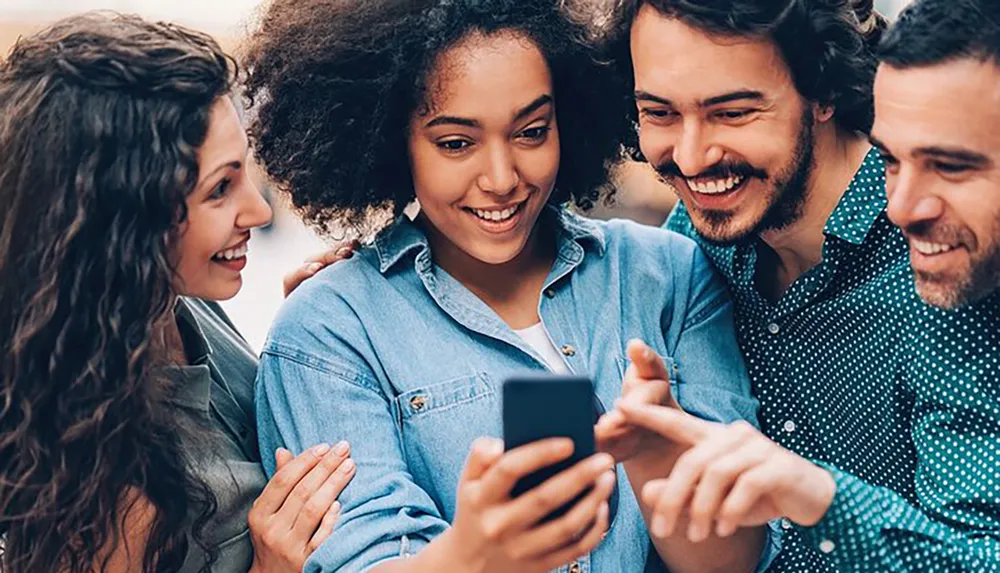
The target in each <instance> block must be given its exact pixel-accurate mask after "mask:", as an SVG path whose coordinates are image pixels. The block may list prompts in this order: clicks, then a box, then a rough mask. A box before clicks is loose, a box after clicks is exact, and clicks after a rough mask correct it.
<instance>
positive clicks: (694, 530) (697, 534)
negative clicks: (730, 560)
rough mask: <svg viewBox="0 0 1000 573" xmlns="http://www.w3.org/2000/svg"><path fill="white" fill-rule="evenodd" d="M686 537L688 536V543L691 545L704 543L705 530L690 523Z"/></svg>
mask: <svg viewBox="0 0 1000 573" xmlns="http://www.w3.org/2000/svg"><path fill="white" fill-rule="evenodd" d="M687 536H688V541H690V542H691V543H698V542H701V541H704V540H705V537H707V535H706V532H705V528H704V527H702V526H701V525H699V524H695V523H692V524H691V525H689V526H688V532H687Z"/></svg>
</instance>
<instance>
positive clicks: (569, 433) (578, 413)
mask: <svg viewBox="0 0 1000 573" xmlns="http://www.w3.org/2000/svg"><path fill="white" fill-rule="evenodd" d="M594 421H595V412H594V384H593V382H591V381H590V380H589V379H587V378H582V377H571V376H554V375H545V376H524V377H517V378H511V379H509V380H507V381H506V382H504V385H503V432H504V449H505V450H508V451H509V450H512V449H514V448H517V447H519V446H523V445H526V444H530V443H532V442H536V441H538V440H542V439H546V438H563V437H564V438H570V439H571V440H572V441H573V455H572V456H570V457H569V458H568V459H566V460H564V461H562V462H559V463H557V464H553V465H551V466H548V467H545V468H542V469H540V470H538V471H536V472H534V473H532V474H530V475H528V476H526V477H524V478H522V479H521V480H519V481H518V482H517V484H516V485H515V486H514V489H513V491H512V492H511V495H512V496H513V497H517V496H518V495H520V494H522V493H524V492H526V491H528V490H530V489H532V488H534V487H537V486H538V485H541V484H542V483H543V482H545V481H546V480H548V479H549V478H551V477H553V476H555V475H556V474H558V473H559V472H561V471H563V470H565V469H568V468H570V467H572V466H573V465H575V464H576V463H577V462H579V461H581V460H584V459H586V458H588V457H590V456H592V455H593V454H594ZM587 491H589V490H587ZM587 491H584V492H583V493H581V494H580V495H579V496H578V497H577V498H575V499H573V500H571V501H570V502H569V503H567V504H565V505H563V506H562V507H560V508H559V509H557V510H555V511H553V512H552V513H550V514H549V515H548V516H546V517H545V518H544V519H543V520H542V521H543V522H544V521H549V520H552V519H555V518H557V517H559V516H561V515H564V514H565V513H566V512H567V511H569V510H570V509H571V508H572V507H573V505H574V504H576V502H577V501H579V500H580V499H581V498H582V497H584V496H585V495H586V494H587Z"/></svg>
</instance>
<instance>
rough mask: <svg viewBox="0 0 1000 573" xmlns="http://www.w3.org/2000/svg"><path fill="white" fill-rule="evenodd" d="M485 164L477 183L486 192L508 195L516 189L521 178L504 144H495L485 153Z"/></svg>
mask: <svg viewBox="0 0 1000 573" xmlns="http://www.w3.org/2000/svg"><path fill="white" fill-rule="evenodd" d="M486 161H487V165H486V168H485V169H484V171H483V174H482V175H480V176H479V180H478V181H477V184H478V185H479V188H480V189H482V190H483V191H485V192H487V193H493V194H496V195H509V194H511V193H513V192H514V190H516V189H517V185H518V184H519V183H520V182H521V178H520V176H519V175H518V172H517V166H516V165H515V162H514V158H513V155H512V154H511V152H510V150H509V149H507V147H506V146H505V145H495V146H493V148H492V149H490V152H489V154H488V155H487V159H486Z"/></svg>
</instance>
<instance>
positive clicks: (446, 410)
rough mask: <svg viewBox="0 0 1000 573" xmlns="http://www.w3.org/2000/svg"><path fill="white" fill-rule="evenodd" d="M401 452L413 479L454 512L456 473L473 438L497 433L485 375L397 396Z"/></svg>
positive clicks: (446, 511)
mask: <svg viewBox="0 0 1000 573" xmlns="http://www.w3.org/2000/svg"><path fill="white" fill-rule="evenodd" d="M392 409H393V411H394V414H395V415H396V420H397V423H398V424H399V432H400V438H401V440H402V444H401V446H402V453H403V455H404V457H405V461H406V465H407V468H408V470H409V471H410V473H411V475H412V476H413V480H414V481H415V482H416V484H417V485H419V486H420V487H421V488H422V489H423V490H424V491H425V492H427V494H429V495H430V496H431V498H432V499H433V500H434V501H435V503H436V505H437V506H438V509H439V510H440V511H441V515H442V517H444V518H445V519H446V520H448V521H451V520H452V519H453V517H454V512H455V507H456V499H455V492H456V491H457V488H458V478H459V476H460V475H461V473H462V467H463V466H464V464H465V460H466V458H467V456H468V453H469V448H470V447H471V446H472V442H473V441H475V440H476V438H479V437H482V436H491V437H497V438H498V437H500V436H501V435H502V433H503V422H502V416H501V413H500V400H499V399H498V397H497V394H496V392H495V391H494V388H493V386H492V385H491V384H490V382H489V378H488V377H487V376H486V375H485V374H477V375H475V376H466V377H459V378H453V379H450V380H446V381H444V382H437V383H434V384H430V385H427V386H424V387H422V388H417V389H414V390H408V391H406V392H403V393H401V394H399V395H398V396H396V398H395V399H394V400H393V404H392Z"/></svg>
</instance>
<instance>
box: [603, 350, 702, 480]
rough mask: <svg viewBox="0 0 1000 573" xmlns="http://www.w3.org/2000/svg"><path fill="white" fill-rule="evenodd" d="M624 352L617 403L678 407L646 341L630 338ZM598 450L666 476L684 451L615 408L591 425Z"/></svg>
mask: <svg viewBox="0 0 1000 573" xmlns="http://www.w3.org/2000/svg"><path fill="white" fill-rule="evenodd" d="M626 352H627V353H628V357H629V359H630V360H631V362H632V363H631V364H630V365H629V367H628V369H627V370H626V371H625V377H624V378H623V380H622V397H621V399H620V400H619V402H628V403H630V404H647V405H654V406H668V407H671V408H676V409H678V410H680V405H678V404H677V401H676V400H675V399H674V397H673V395H672V394H671V393H670V373H669V372H668V371H667V368H666V365H664V364H663V361H662V360H661V359H660V358H659V356H657V355H656V353H655V352H654V351H653V350H652V349H651V348H650V347H649V346H647V345H646V344H645V343H643V342H641V341H639V340H631V341H629V343H628V346H627V349H626ZM594 435H595V437H596V439H597V446H598V449H599V450H600V451H602V452H607V453H610V454H611V455H612V456H614V458H615V460H616V461H618V462H623V463H626V464H628V468H629V469H632V470H640V471H641V473H643V474H650V475H656V476H659V475H666V473H667V472H669V469H670V467H672V465H673V464H672V460H673V459H675V458H676V457H677V456H678V455H680V454H681V453H682V452H683V448H678V447H677V445H676V444H675V443H673V441H671V440H669V439H666V438H664V437H663V436H661V435H659V434H657V433H656V432H652V431H649V430H648V429H646V428H643V427H641V426H636V425H633V424H629V423H628V422H627V421H626V420H625V418H624V417H623V416H622V415H621V413H620V412H618V411H617V410H612V411H610V412H608V413H607V414H605V415H604V416H601V419H600V420H599V421H598V423H597V425H596V426H595V428H594Z"/></svg>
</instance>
